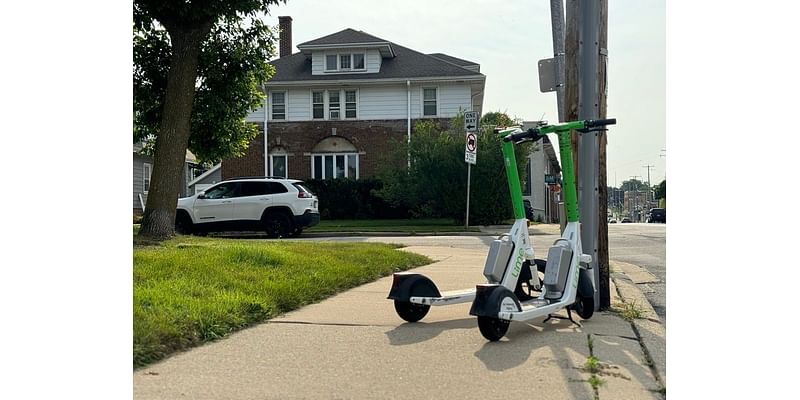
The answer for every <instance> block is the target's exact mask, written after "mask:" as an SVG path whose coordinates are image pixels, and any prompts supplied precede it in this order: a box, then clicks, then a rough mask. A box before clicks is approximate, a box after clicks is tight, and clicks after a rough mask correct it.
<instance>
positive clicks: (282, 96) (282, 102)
mask: <svg viewBox="0 0 800 400" xmlns="http://www.w3.org/2000/svg"><path fill="white" fill-rule="evenodd" d="M272 119H283V120H285V119H286V92H272Z"/></svg>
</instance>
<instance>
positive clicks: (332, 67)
mask: <svg viewBox="0 0 800 400" xmlns="http://www.w3.org/2000/svg"><path fill="white" fill-rule="evenodd" d="M337 58H338V57H337V56H336V54H333V55H327V56H325V71H336V70H337V69H338V68H336V59H337Z"/></svg>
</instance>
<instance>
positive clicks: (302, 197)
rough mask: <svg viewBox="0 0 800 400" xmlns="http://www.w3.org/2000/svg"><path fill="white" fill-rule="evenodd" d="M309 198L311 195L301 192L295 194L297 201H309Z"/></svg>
mask: <svg viewBox="0 0 800 400" xmlns="http://www.w3.org/2000/svg"><path fill="white" fill-rule="evenodd" d="M311 197H312V196H311V193H308V192H304V191H302V190H301V191H299V192H297V198H298V199H310V198H311Z"/></svg>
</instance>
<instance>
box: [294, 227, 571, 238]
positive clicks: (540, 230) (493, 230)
mask: <svg viewBox="0 0 800 400" xmlns="http://www.w3.org/2000/svg"><path fill="white" fill-rule="evenodd" d="M477 228H478V229H480V231H479V232H437V231H429V232H412V233H409V232H303V234H302V235H301V236H300V237H301V238H304V237H307V238H320V237H363V236H377V237H391V236H398V237H409V236H498V235H502V234H507V233H508V231H509V230H510V229H511V225H509V226H499V225H492V226H478V227H477ZM554 229H555V231H554V232H550V231H553V230H554ZM528 232H529V234H530V235H531V236H537V235H558V234H560V233H561V232H560V230H558V225H555V228H552V227H550V228H548V227H547V225H545V226H541V227H537V226H536V225H533V226H531V227H530V228H529V229H528Z"/></svg>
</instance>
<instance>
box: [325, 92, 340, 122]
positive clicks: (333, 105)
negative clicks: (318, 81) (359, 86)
mask: <svg viewBox="0 0 800 400" xmlns="http://www.w3.org/2000/svg"><path fill="white" fill-rule="evenodd" d="M328 110H329V112H330V119H339V118H340V116H339V112H340V104H339V91H338V90H331V91H329V92H328Z"/></svg>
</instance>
